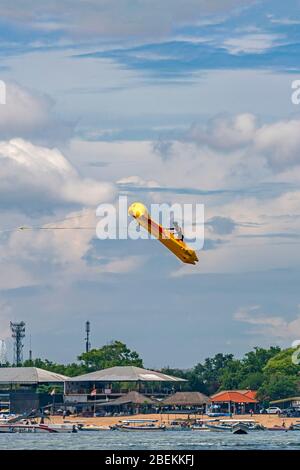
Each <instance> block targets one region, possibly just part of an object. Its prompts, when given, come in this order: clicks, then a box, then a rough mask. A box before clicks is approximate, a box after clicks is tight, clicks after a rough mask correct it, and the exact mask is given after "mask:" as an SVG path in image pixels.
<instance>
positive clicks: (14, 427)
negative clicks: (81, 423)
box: [0, 422, 77, 434]
mask: <svg viewBox="0 0 300 470" xmlns="http://www.w3.org/2000/svg"><path fill="white" fill-rule="evenodd" d="M45 432H48V433H56V434H57V433H74V432H77V428H76V426H74V425H67V424H36V423H21V422H19V423H11V424H0V433H45Z"/></svg>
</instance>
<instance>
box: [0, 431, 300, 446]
mask: <svg viewBox="0 0 300 470" xmlns="http://www.w3.org/2000/svg"><path fill="white" fill-rule="evenodd" d="M0 449H1V450H3V449H42V450H46V449H49V450H51V449H52V450H55V449H62V450H63V449H66V450H67V449H70V450H72V449H76V450H88V449H91V450H92V449H106V450H143V449H145V450H163V449H165V450H186V449H187V450H228V449H235V450H239V449H241V450H242V449H248V450H251V449H253V450H256V449H284V450H289V449H290V450H300V431H289V432H281V431H260V432H253V433H250V434H247V435H233V434H231V433H217V432H216V433H213V432H201V431H161V432H160V431H156V432H153V433H152V432H149V431H148V432H142V431H141V432H137V431H135V432H119V431H100V432H84V431H81V432H78V433H77V434H0Z"/></svg>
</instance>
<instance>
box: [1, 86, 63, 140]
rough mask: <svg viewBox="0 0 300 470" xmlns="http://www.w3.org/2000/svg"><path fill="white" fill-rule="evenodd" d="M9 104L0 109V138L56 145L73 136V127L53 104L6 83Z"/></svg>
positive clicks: (25, 89) (47, 97) (45, 98)
mask: <svg viewBox="0 0 300 470" xmlns="http://www.w3.org/2000/svg"><path fill="white" fill-rule="evenodd" d="M5 86H6V103H5V105H2V106H0V138H2V139H9V138H13V137H25V138H29V139H32V138H35V139H39V140H44V141H47V140H49V139H51V140H52V142H53V141H55V142H57V141H59V140H64V139H65V138H67V137H69V136H70V133H71V130H72V125H71V124H70V123H66V122H63V121H61V120H59V119H58V118H57V117H56V116H55V115H54V113H53V107H54V101H53V100H52V99H51V98H50V97H49V96H47V95H42V94H38V93H34V92H32V91H31V90H29V89H27V88H24V87H21V86H20V85H18V84H16V83H11V82H7V83H5Z"/></svg>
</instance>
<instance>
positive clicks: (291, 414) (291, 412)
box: [282, 407, 300, 418]
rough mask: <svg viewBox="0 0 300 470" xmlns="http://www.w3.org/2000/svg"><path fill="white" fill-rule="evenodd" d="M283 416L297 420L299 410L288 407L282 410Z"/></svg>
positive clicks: (299, 414)
mask: <svg viewBox="0 0 300 470" xmlns="http://www.w3.org/2000/svg"><path fill="white" fill-rule="evenodd" d="M282 414H283V416H286V417H287V418H299V417H300V408H295V407H290V408H286V409H285V410H282Z"/></svg>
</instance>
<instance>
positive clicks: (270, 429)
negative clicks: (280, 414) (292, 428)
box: [267, 424, 289, 432]
mask: <svg viewBox="0 0 300 470" xmlns="http://www.w3.org/2000/svg"><path fill="white" fill-rule="evenodd" d="M267 430H268V431H285V432H287V431H289V428H287V427H285V426H279V425H277V424H275V426H273V427H272V428H267Z"/></svg>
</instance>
